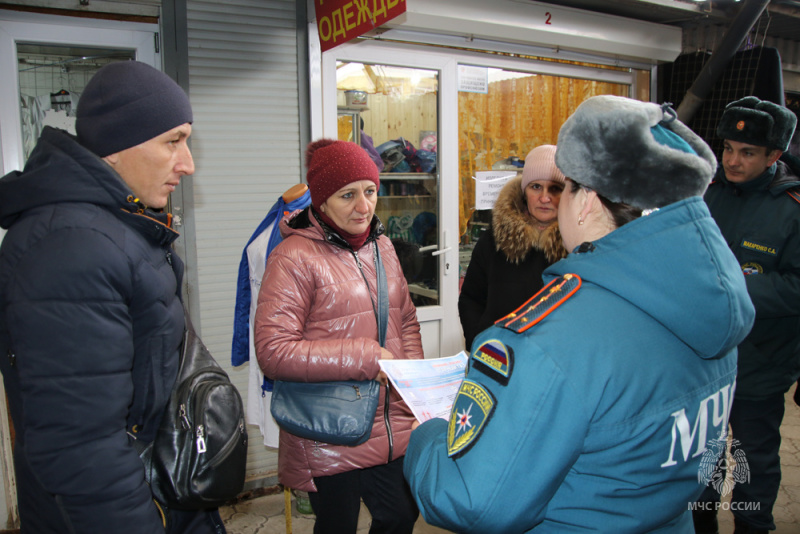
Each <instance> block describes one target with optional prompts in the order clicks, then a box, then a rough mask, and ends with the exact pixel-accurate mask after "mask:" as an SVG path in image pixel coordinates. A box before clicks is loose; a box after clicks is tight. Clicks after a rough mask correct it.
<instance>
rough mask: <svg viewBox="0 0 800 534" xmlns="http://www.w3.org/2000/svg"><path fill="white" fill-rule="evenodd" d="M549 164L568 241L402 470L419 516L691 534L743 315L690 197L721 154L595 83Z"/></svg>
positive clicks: (737, 280)
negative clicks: (554, 170)
mask: <svg viewBox="0 0 800 534" xmlns="http://www.w3.org/2000/svg"><path fill="white" fill-rule="evenodd" d="M556 163H557V165H558V167H559V168H560V169H561V170H562V171H563V172H564V174H565V175H566V176H567V183H566V188H565V190H564V192H563V194H562V196H561V204H560V206H559V212H558V222H559V226H560V229H561V233H562V236H563V239H564V244H565V246H566V248H567V250H569V251H570V252H571V253H570V255H569V256H568V257H567V258H566V259H564V260H561V261H560V262H558V263H556V264H554V265H552V266H551V267H549V268H548V269H547V270H546V271H545V273H544V281H545V284H546V285H545V287H544V288H543V289H542V291H540V292H539V293H537V294H536V295H535V296H533V297H532V298H531V299H530V300H529V301H528V302H526V303H525V304H523V305H522V306H521V307H520V308H519V309H517V310H516V311H515V312H512V313H511V314H510V315H508V316H507V317H505V318H504V319H502V320H501V321H499V322H498V323H496V324H495V325H494V326H492V327H490V328H488V329H487V330H485V331H484V332H482V333H481V334H479V335H478V336H477V337H476V339H475V342H474V343H473V345H472V348H473V350H472V353H471V355H470V367H469V371H468V373H467V377H466V378H465V380H464V381H463V383H462V385H461V388H460V390H459V393H458V395H457V397H456V399H455V403H454V405H453V410H452V413H451V415H450V419H449V421H445V420H442V419H435V420H432V421H429V422H426V423H425V424H423V425H421V426H420V427H419V428H417V429H416V430H415V431H414V432H413V433H412V436H411V441H410V443H409V446H408V452H407V453H406V460H405V475H406V477H407V479H408V481H409V483H410V485H411V489H412V491H413V493H414V496H415V498H416V500H417V503H418V504H419V507H420V510H421V511H422V513H423V515H424V517H425V519H426V521H428V523H431V524H434V525H438V526H441V527H444V528H447V529H450V530H453V531H456V532H476V533H477V532H481V533H487V532H503V533H512V532H530V531H533V532H537V533H539V532H558V533H564V532H584V531H587V530H594V531H603V532H615V533H625V532H629V533H634V532H670V533H675V532H681V533H687V534H688V533H692V532H694V530H693V527H692V519H691V514H690V506H691V503H692V502H693V501H694V500H695V499H696V498H697V496H698V495H699V494H700V492H701V491H702V490H703V487H704V484H705V483H709V484H713V483H715V481H716V480H717V478H718V475H719V473H718V472H717V471H716V460H717V459H718V453H719V450H720V448H719V444H720V443H724V440H725V436H726V432H727V418H728V411H729V407H730V403H731V399H732V397H733V390H734V388H735V377H736V345H737V344H738V343H739V342H740V341H741V340H742V339H743V338H744V337H745V335H746V334H747V332H748V331H749V330H750V327H751V326H752V323H753V319H754V311H753V306H752V304H751V302H750V299H749V297H748V296H747V291H746V288H745V284H744V279H743V275H742V272H741V269H740V268H739V267H738V264H737V263H736V260H735V259H734V257H733V255H732V254H731V252H730V250H729V248H728V246H727V244H726V243H725V241H724V240H723V238H722V236H721V234H720V232H719V229H718V228H717V226H716V224H715V223H714V221H713V220H712V219H711V217H710V215H709V212H708V209H707V208H706V206H705V204H704V202H703V200H702V198H701V195H702V194H703V192H704V191H705V189H706V187H707V185H708V183H709V181H710V180H711V177H712V175H713V174H714V170H715V168H716V161H715V158H714V156H713V154H712V152H711V150H710V149H709V147H708V145H706V144H705V143H704V142H703V141H702V139H700V138H699V137H697V136H696V135H695V134H694V133H692V132H691V130H689V129H688V128H687V127H686V126H684V125H683V124H682V123H680V122H679V121H678V120H676V118H675V112H674V111H673V110H671V109H670V108H669V107H668V106H666V105H665V106H658V105H657V104H652V103H644V102H637V101H635V100H630V99H627V98H621V97H612V96H598V97H593V98H590V99H589V100H587V101H586V102H584V103H583V104H581V106H579V107H578V109H577V110H576V112H575V113H574V114H573V115H572V116H571V117H570V118H569V119H568V120H567V121H566V123H565V124H564V125H563V127H562V128H561V131H560V133H559V137H558V151H557V153H556ZM723 449H724V446H723Z"/></svg>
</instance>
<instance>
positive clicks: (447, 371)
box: [378, 350, 469, 423]
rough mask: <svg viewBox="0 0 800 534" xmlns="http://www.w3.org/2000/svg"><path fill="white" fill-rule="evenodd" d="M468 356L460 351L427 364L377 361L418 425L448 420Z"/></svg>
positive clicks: (434, 359) (464, 371)
mask: <svg viewBox="0 0 800 534" xmlns="http://www.w3.org/2000/svg"><path fill="white" fill-rule="evenodd" d="M467 360H469V356H468V355H467V353H466V352H464V351H463V350H462V351H461V352H459V353H458V354H456V355H455V356H450V357H448V358H431V359H429V360H380V361H379V362H378V363H379V364H380V366H381V370H383V372H384V373H386V376H388V377H389V380H390V381H391V383H392V386H394V387H395V388H396V389H397V391H398V392H399V393H400V396H401V397H403V400H404V401H406V404H408V406H409V408H411V411H412V412H413V413H414V416H415V417H416V418H417V420H418V421H419V422H420V423H424V422H425V421H427V420H428V419H433V418H434V417H439V418H441V419H444V420H448V419H449V418H450V409H451V408H452V407H453V401H454V400H455V398H456V394H457V393H458V388H459V387H460V386H461V381H462V380H463V379H464V375H465V374H466V369H467Z"/></svg>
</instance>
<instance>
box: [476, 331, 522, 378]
mask: <svg viewBox="0 0 800 534" xmlns="http://www.w3.org/2000/svg"><path fill="white" fill-rule="evenodd" d="M472 361H473V362H474V364H475V365H474V367H475V369H478V370H479V371H481V372H483V373H484V374H486V375H489V376H491V377H492V378H494V379H495V380H497V381H498V382H500V383H501V384H503V385H506V384H508V378H509V377H510V376H511V370H512V368H513V366H514V350H513V349H512V348H511V347H508V346H506V345H505V343H503V342H502V341H500V340H499V339H490V340H489V341H486V342H484V343H483V344H482V345H481V346H480V347H478V348H477V349H475V352H473V353H472Z"/></svg>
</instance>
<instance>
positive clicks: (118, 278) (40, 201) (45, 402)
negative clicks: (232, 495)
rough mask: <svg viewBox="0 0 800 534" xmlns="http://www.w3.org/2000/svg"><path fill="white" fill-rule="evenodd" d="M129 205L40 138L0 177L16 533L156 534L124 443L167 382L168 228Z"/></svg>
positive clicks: (171, 358)
mask: <svg viewBox="0 0 800 534" xmlns="http://www.w3.org/2000/svg"><path fill="white" fill-rule="evenodd" d="M142 208H143V206H141V205H138V204H137V203H136V202H135V199H134V197H133V195H132V193H131V191H130V189H129V188H128V187H127V185H126V184H125V183H124V182H123V181H122V180H121V179H120V177H119V176H118V175H117V174H116V173H115V172H114V171H113V170H112V169H111V167H110V166H109V165H107V164H106V163H105V162H104V161H102V160H101V159H100V158H98V157H97V156H96V155H94V154H93V153H91V152H89V151H88V150H86V149H85V148H83V147H82V146H81V145H80V144H78V142H77V141H76V140H75V138H74V137H72V136H70V135H69V134H67V133H66V132H63V131H61V130H55V129H52V128H45V131H44V132H43V134H42V137H41V139H40V141H39V143H38V145H37V147H36V149H35V150H34V152H33V153H32V154H31V157H30V159H29V161H28V164H27V165H26V166H25V169H24V170H23V171H22V172H12V173H10V174H8V175H7V176H5V177H4V178H3V179H2V180H0V225H2V227H3V228H6V229H7V230H8V233H7V234H6V235H5V238H4V240H3V242H2V247H0V352H1V353H2V358H0V370H2V372H3V378H4V381H5V388H6V392H7V393H8V398H9V404H10V410H11V415H12V419H13V422H14V427H15V430H16V444H15V451H14V461H15V466H16V475H17V488H18V491H19V498H18V501H19V505H20V516H21V521H22V526H23V532H35V533H37V534H44V533H50V532H59V533H64V532H74V533H81V534H86V533H100V532H103V533H112V532H113V533H117V532H124V533H126V534H130V533H142V534H145V533H146V534H152V533H154V532H163V526H162V522H161V517H160V515H159V512H158V510H157V508H156V506H155V505H154V504H153V501H152V498H151V495H150V491H149V488H148V486H147V484H146V483H145V481H144V470H143V467H142V463H141V461H140V459H139V458H138V456H137V454H136V451H135V450H134V448H133V447H132V445H131V438H130V437H129V435H128V432H130V433H131V434H134V435H137V436H139V437H140V438H141V439H143V440H146V441H149V440H152V439H153V437H154V435H155V431H156V429H157V428H158V424H159V421H160V418H161V416H162V413H163V410H164V406H165V404H166V402H167V399H168V397H169V394H170V391H171V389H172V386H173V383H174V381H175V376H176V373H177V368H178V359H179V348H180V344H181V340H182V334H183V330H184V312H183V306H182V304H181V302H180V298H179V294H180V278H181V275H182V271H183V265H182V262H181V261H180V259H179V258H178V257H177V255H174V254H173V253H172V252H171V248H170V244H171V243H172V242H173V241H174V240H175V239H176V238H177V236H178V234H177V233H176V232H175V231H174V230H172V229H171V228H169V226H168V225H167V224H165V222H168V218H167V217H166V216H165V215H163V214H157V213H154V212H151V211H149V210H144V209H142Z"/></svg>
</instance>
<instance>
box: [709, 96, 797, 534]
mask: <svg viewBox="0 0 800 534" xmlns="http://www.w3.org/2000/svg"><path fill="white" fill-rule="evenodd" d="M796 124H797V117H796V116H795V115H794V113H792V112H791V111H789V110H788V109H786V108H785V107H783V106H779V105H777V104H774V103H772V102H767V101H761V100H759V99H758V98H756V97H753V96H748V97H745V98H742V99H741V100H737V101H735V102H731V103H730V104H728V105H727V106H726V108H725V111H724V113H723V114H722V119H721V120H720V123H719V125H718V127H717V135H718V136H719V137H721V138H722V139H724V145H723V152H722V166H721V167H720V168H719V169H718V170H717V176H716V179H715V180H714V182H713V183H712V185H711V186H709V188H708V191H707V192H706V194H705V200H706V203H707V204H708V207H709V210H710V211H711V215H712V216H713V217H714V219H715V220H716V222H717V224H718V225H719V227H720V229H721V230H722V234H723V235H724V237H725V239H726V240H727V242H728V245H729V246H730V247H731V250H732V251H733V253H734V255H735V256H736V259H737V260H738V261H739V264H740V265H741V267H742V271H743V272H744V274H745V280H746V282H747V291H748V293H749V294H750V298H751V299H752V301H753V305H754V306H755V308H756V321H755V324H754V326H753V329H752V331H751V332H750V334H749V335H748V336H747V338H746V339H745V340H744V341H743V342H742V343H741V344H740V345H739V361H738V365H739V368H738V374H737V384H736V393H735V395H734V399H733V408H732V410H731V416H730V424H731V432H732V434H733V439H734V441H733V443H732V449H733V450H732V451H731V452H732V453H736V452H737V451H738V453H739V457H740V458H746V462H747V467H748V469H749V477H750V479H749V482H748V481H747V477H746V476H743V477H737V478H739V480H737V482H739V483H738V484H736V486H735V488H734V490H733V496H732V501H731V511H732V512H733V515H734V520H735V523H736V534H749V533H754V532H767V531H768V530H774V529H775V523H774V521H773V517H772V507H773V505H774V504H775V499H776V498H777V495H778V489H779V486H780V481H781V463H780V458H779V456H778V449H779V448H780V443H781V435H780V426H781V421H782V420H783V414H784V395H785V393H786V392H787V391H788V390H789V388H791V386H792V384H794V383H795V381H796V380H797V378H798V375H800V180H798V176H797V175H798V172H799V171H798V169H796V168H795V169H792V168H790V166H789V165H787V164H786V163H784V162H783V161H781V160H780V158H781V155H782V154H783V152H784V151H786V150H787V148H788V146H789V141H790V140H791V138H792V134H793V132H794V129H795V126H796ZM739 463H740V464H742V462H741V461H740V462H739ZM739 469H740V471H739V472H740V473H741V472H742V471H741V469H743V468H742V467H740V468H739ZM700 500H701V501H705V502H715V501H718V500H719V494H718V493H717V492H716V491H715V490H714V489H712V488H710V487H709V488H707V489H706V491H705V492H704V494H703V496H702V497H701V499H700ZM694 516H695V527H696V530H697V532H702V533H706V532H711V533H713V532H717V531H718V529H717V521H716V510H715V508H713V507H707V509H705V510H703V511H697V512H695V514H694Z"/></svg>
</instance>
